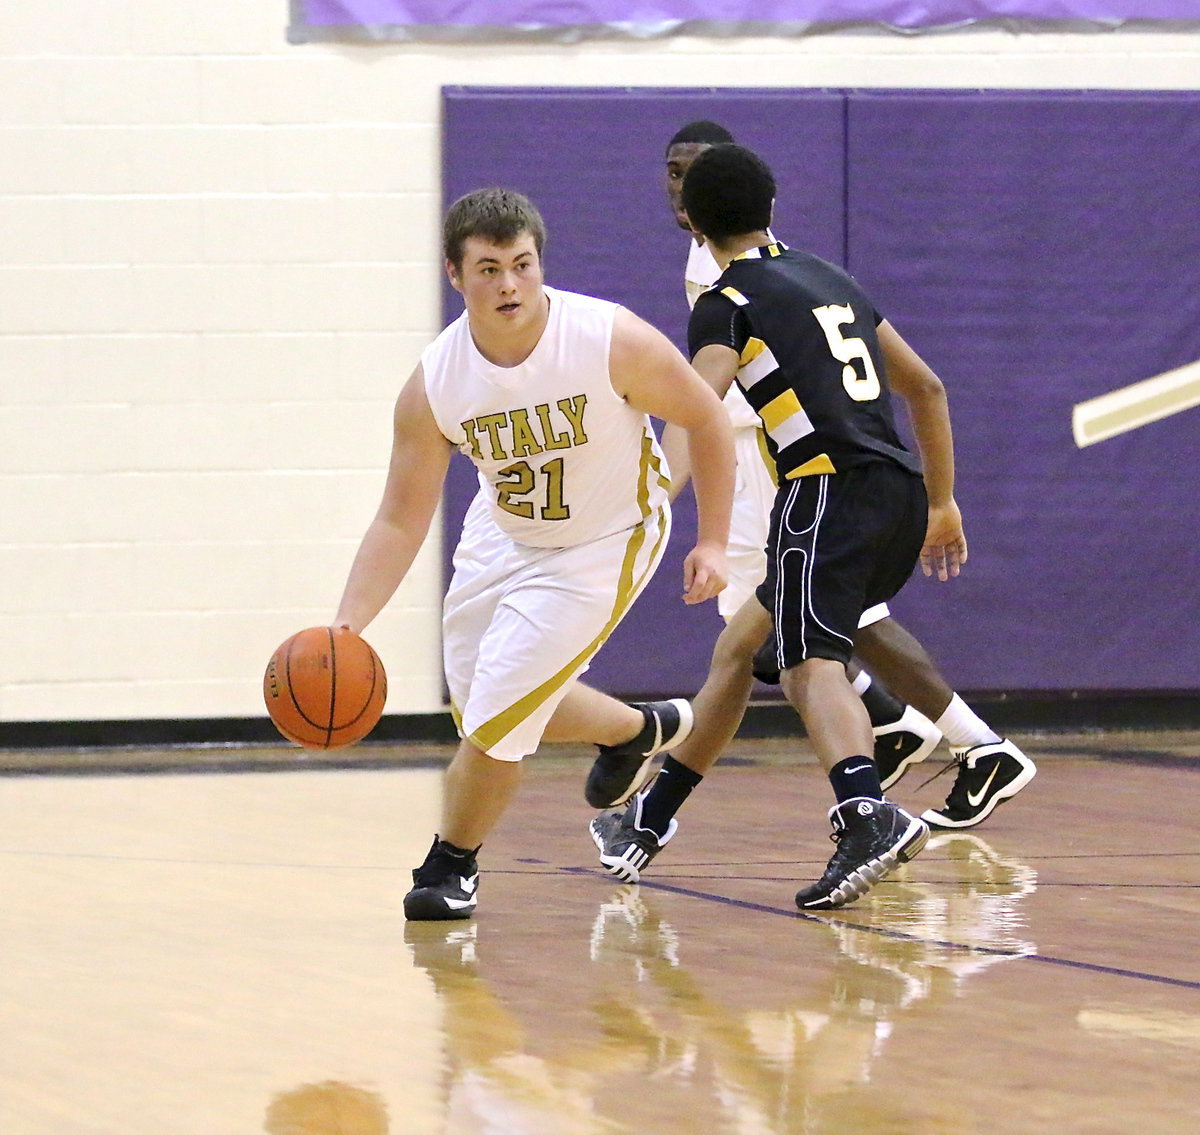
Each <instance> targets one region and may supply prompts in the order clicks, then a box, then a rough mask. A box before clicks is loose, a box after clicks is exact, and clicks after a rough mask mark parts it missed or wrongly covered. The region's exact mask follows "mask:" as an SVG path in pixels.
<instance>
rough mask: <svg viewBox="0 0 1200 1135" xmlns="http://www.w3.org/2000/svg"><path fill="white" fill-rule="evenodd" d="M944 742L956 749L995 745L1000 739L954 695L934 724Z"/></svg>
mask: <svg viewBox="0 0 1200 1135" xmlns="http://www.w3.org/2000/svg"><path fill="white" fill-rule="evenodd" d="M934 725H936V726H937V727H938V728H939V729H940V730H941V731H942V736H943V737H945V738H946V741H947V742H948V743H949V744H951V745H953V746H954V747H955V748H956V749H961V748H964V747H967V746H975V745H995V744H997V743H998V742H999V741H1001V740H1002V738H1001V737H1000V736H999V735H998V734H996V733H993V732H992V729H991V727H990V726H989V725H988V723H987V722H986V721H984V720H983V718H982V717H980V716H979V715H978V714H977V713H976V712H975V711H974V710H973V709H972V708H971V707H970V706H969V705H967V703H966V702H965V701H963V700H962V698H960V697H959V696H958V694H955V695H954V697H952V698H951V699H950V704H949V705H948V706H946V712H945V713H943V714H942V716H941V717H939V718H938V719H937V721H935V722H934Z"/></svg>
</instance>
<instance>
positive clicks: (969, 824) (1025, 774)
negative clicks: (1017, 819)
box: [921, 757, 1037, 831]
mask: <svg viewBox="0 0 1200 1135" xmlns="http://www.w3.org/2000/svg"><path fill="white" fill-rule="evenodd" d="M1013 759H1014V760H1015V759H1016V758H1015V757H1014V758H1013ZM1022 763H1023V764H1025V765H1026V766H1027V767H1026V768H1024V769H1023V770H1022V771H1021V773H1020V775H1019V776H1016V777H1014V778H1013V779H1012V780H1010V781H1009V782H1008V783H1007V784H1006V785H1005V786H1004V787H1003V788H999V789H997V790H996V791H995V792H994V793H993V794H992V795H991V797H989V799H988V801H987V803H986V804H985V805H984V806H983V807H982V808H981V809H980V810H979V812H978V813H977V814H976V815H974V816H968V817H967V818H966V819H965V820H955V819H952V818H951V817H950V816H947V815H944V814H943V813H941V812H935V811H934V810H933V809H932V808H927V809H926V810H925V811H924V812H922V813H921V819H922V820H924V821H925V822H926V823H927V824H928V825H929V826H930V827H931V828H938V829H940V830H944V831H954V830H956V829H961V828H973V827H974V826H975V825H976V824H981V823H983V821H984V820H986V819H987V818H988V816H990V815H991V814H992V813H993V812H994V811H995V810H996V808H997V806H998V805H1000V804H1003V803H1004V801H1005V800H1011V799H1012V798H1013V797H1014V796H1016V794H1017V793H1018V792H1020V791H1021V789H1022V788H1024V787H1025V785H1027V784H1028V783H1029V782H1030V781H1031V780H1032V779H1033V778H1034V777H1035V776H1037V765H1035V764H1034V763H1033V761H1031V760H1030V759H1029V758H1028V757H1025V758H1023V760H1022Z"/></svg>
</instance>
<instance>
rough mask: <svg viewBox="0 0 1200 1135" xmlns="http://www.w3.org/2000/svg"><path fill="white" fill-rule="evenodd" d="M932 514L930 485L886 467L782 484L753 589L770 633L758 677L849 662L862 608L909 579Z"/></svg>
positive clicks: (877, 465)
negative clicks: (813, 661)
mask: <svg viewBox="0 0 1200 1135" xmlns="http://www.w3.org/2000/svg"><path fill="white" fill-rule="evenodd" d="M928 514H929V500H928V497H927V496H926V495H925V482H924V481H923V480H922V479H921V478H920V477H918V476H914V475H913V474H912V473H910V472H908V471H907V470H906V469H902V468H901V467H900V466H899V465H895V464H893V463H892V462H890V461H872V462H869V463H867V464H865V465H859V466H856V467H854V468H852V469H847V470H845V471H844V472H841V473H836V474H821V475H818V476H812V477H798V478H797V479H796V480H794V481H786V482H784V484H783V485H781V486H780V489H779V492H778V494H777V495H776V497H775V505H774V507H773V508H772V510H771V534H770V536H769V537H768V538H767V577H766V579H764V580H763V582H762V583H761V584H760V585H759V587H758V591H757V592H756V596H757V598H758V601H759V602H760V603H761V604H762V605H763V606H764V607H765V608H766V609H767V610H768V611H770V612H771V617H772V622H773V624H774V630H773V632H772V635H771V637H770V638H769V639H768V640H767V642H766V643H765V644H764V646H763V648H762V649H761V650H760V651H759V652H758V655H757V657H756V658H755V666H754V674H755V677H756V678H758V679H759V680H760V681H763V682H771V683H776V682H778V681H779V672H780V671H781V670H787V669H789V668H790V667H792V666H798V665H799V664H800V663H801V662H803V661H804V660H805V659H806V658H831V659H834V660H836V661H838V662H849V661H850V655H851V652H852V651H853V649H854V636H855V634H856V632H857V631H858V620H859V618H860V617H861V616H862V613H863V611H865V610H866V609H867V608H868V607H873V606H874V605H875V604H876V603H886V602H887V601H888V600H889V599H891V598H892V596H893V595H895V594H896V592H897V591H899V590H900V588H901V587H903V586H904V584H905V583H906V582H907V580H908V578H909V576H910V575H912V572H913V568H914V567H916V564H917V560H918V559H919V558H920V554H921V546H922V544H924V542H925V529H926V525H927V523H928Z"/></svg>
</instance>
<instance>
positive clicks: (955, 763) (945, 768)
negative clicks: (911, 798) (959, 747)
mask: <svg viewBox="0 0 1200 1135" xmlns="http://www.w3.org/2000/svg"><path fill="white" fill-rule="evenodd" d="M962 763H963V759H962V758H961V757H951V758H950V759H949V760H948V761H947V762H946V763H945V764H944V765H942V767H941V768H940V769H938V770H937V772H935V773H934V774H933V776H930V777H926V778H925V779H924V780H923V781H921V783H920V784H918V785H917V791H918V792H919V791H920V790H921V789H922V788H924V787H925V785H927V784H932V783H933V782H934V781H935V780H937V778H938V777H939V776H941V775H942V774H943V773H947V772H949V771H950V770H951V769H952V768H958V767H959V766H960V765H961V764H962Z"/></svg>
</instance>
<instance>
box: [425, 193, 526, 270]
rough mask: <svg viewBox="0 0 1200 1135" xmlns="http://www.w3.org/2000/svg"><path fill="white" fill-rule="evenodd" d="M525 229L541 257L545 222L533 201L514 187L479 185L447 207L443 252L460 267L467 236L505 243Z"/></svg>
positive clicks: (514, 238) (443, 229) (510, 242)
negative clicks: (512, 188) (488, 187)
mask: <svg viewBox="0 0 1200 1135" xmlns="http://www.w3.org/2000/svg"><path fill="white" fill-rule="evenodd" d="M526 232H527V233H529V235H530V236H532V237H533V243H534V247H536V248H537V254H538V259H539V260H540V259H541V256H542V248H543V247H544V246H545V243H546V222H545V221H543V220H542V215H541V213H539V212H538V211H537V207H536V206H535V205H534V203H533V202H532V201H530V200H529V198H528V197H526V196H525V195H524V194H522V193H515V192H513V190H511V189H476V190H475V191H474V192H473V193H468V194H466V195H465V196H463V197H460V198H459V199H458V200H457V201H455V202H454V204H453V205H451V206H450V208H449V209H448V210H447V212H446V220H445V221H444V222H443V224H442V254H443V255H444V256H445V257H446V259H447V260H449V261H450V263H451V264H453V265H454V267H455V268H459V269H461V268H462V258H463V246H464V245H465V244H466V242H467V238H468V237H473V236H477V237H481V238H483V239H484V240H486V241H488V242H489V243H491V244H498V245H500V246H501V247H504V246H506V245H510V244H512V243H513V242H514V241H515V240H516V239H517V238H518V237H519V236H520V235H521V234H522V233H526Z"/></svg>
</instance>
